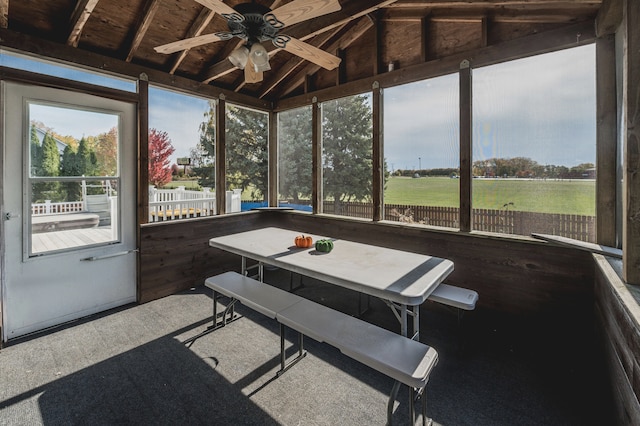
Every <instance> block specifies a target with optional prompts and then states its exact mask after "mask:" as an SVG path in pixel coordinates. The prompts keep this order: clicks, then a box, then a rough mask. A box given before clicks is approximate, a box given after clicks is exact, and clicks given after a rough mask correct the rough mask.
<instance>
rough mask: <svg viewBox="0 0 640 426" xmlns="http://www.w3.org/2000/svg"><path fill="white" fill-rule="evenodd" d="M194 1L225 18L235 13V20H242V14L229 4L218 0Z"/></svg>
mask: <svg viewBox="0 0 640 426" xmlns="http://www.w3.org/2000/svg"><path fill="white" fill-rule="evenodd" d="M196 2H198V3H200V4H201V5H203V6H204V7H208V8H209V9H211V10H213V11H214V12H215V13H217V14H219V15H222V16H224V17H225V18H227V19H229V18H228V17H229V16H231V15H236V18H235V19H236V20H238V21H242V20H244V17H243V16H242V15H240V14H239V13H238V12H236V11H235V10H234V9H233V8H232V7H231V6H229V5H226V4H224V3H223V2H222V1H220V0H196Z"/></svg>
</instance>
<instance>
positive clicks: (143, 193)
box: [137, 74, 149, 228]
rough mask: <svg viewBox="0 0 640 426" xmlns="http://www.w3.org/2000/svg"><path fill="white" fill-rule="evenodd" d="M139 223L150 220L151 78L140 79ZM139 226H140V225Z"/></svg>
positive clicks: (143, 75) (143, 77) (142, 76)
mask: <svg viewBox="0 0 640 426" xmlns="http://www.w3.org/2000/svg"><path fill="white" fill-rule="evenodd" d="M137 163H138V196H137V200H138V224H141V223H147V222H148V221H149V79H148V77H147V75H146V74H140V78H139V79H138V162H137ZM138 228H139V227H138Z"/></svg>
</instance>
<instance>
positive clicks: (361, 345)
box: [276, 299, 438, 388]
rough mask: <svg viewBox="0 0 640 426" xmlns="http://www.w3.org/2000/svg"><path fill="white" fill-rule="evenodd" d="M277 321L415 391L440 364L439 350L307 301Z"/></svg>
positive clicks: (285, 311)
mask: <svg viewBox="0 0 640 426" xmlns="http://www.w3.org/2000/svg"><path fill="white" fill-rule="evenodd" d="M276 319H277V320H278V322H280V323H282V324H284V325H286V326H287V327H289V328H291V329H293V330H296V331H298V332H300V333H302V334H304V335H305V336H308V337H311V338H312V339H314V340H317V341H319V342H325V343H327V344H329V345H331V346H333V347H335V348H337V349H338V350H340V352H342V353H343V354H345V355H347V356H348V357H350V358H353V359H355V360H356V361H359V362H361V363H363V364H364V365H367V366H369V367H371V368H373V369H375V370H377V371H379V372H381V373H383V374H385V375H387V376H389V377H391V378H393V379H395V380H397V381H399V382H402V383H404V384H405V385H408V386H411V387H413V388H424V387H425V385H426V384H427V380H428V378H429V373H431V370H432V369H433V367H434V366H435V365H436V363H437V361H438V353H437V352H436V350H435V349H433V348H432V347H430V346H427V345H425V344H424V343H420V342H417V341H415V340H411V339H409V338H407V337H405V336H402V335H400V334H397V333H394V332H392V331H389V330H386V329H384V328H380V327H378V326H376V325H373V324H370V323H368V322H366V321H363V320H361V319H358V318H355V317H352V316H349V315H347V314H344V313H342V312H339V311H336V310H334V309H331V308H328V307H326V306H324V305H320V304H318V303H315V302H312V301H310V300H307V299H303V300H301V301H300V302H298V303H295V304H293V305H291V306H289V307H288V308H286V309H284V310H282V311H280V312H278V313H277V314H276Z"/></svg>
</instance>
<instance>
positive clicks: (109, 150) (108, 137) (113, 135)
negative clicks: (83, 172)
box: [95, 127, 118, 176]
mask: <svg viewBox="0 0 640 426" xmlns="http://www.w3.org/2000/svg"><path fill="white" fill-rule="evenodd" d="M95 155H96V157H97V162H96V163H97V164H96V168H97V169H96V175H98V176H115V175H116V174H117V173H118V129H117V128H115V127H113V128H111V130H109V131H108V132H107V133H101V134H99V135H98V137H97V138H96V141H95Z"/></svg>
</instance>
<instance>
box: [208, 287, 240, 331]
mask: <svg viewBox="0 0 640 426" xmlns="http://www.w3.org/2000/svg"><path fill="white" fill-rule="evenodd" d="M217 299H218V292H217V291H215V290H214V291H213V325H211V326H209V327H208V329H209V330H211V331H213V330H216V329H218V328H220V327H224V326H225V325H227V324H228V323H230V322H231V321H234V320H236V319H238V318H237V317H236V314H235V308H234V306H235V304H236V302H237V301H238V300H237V299H231V301H230V302H229V304H228V305H227V307H226V308H225V309H224V311H223V312H222V320H221V321H220V323H218V302H217ZM227 317H229V319H228V320H227Z"/></svg>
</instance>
